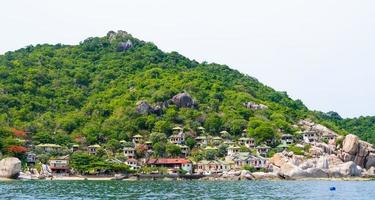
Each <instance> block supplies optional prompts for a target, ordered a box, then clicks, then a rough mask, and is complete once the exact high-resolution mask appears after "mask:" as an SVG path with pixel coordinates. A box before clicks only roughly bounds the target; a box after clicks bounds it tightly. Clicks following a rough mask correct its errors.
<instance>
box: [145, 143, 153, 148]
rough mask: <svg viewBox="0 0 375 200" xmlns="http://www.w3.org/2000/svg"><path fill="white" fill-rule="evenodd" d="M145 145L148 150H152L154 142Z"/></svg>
mask: <svg viewBox="0 0 375 200" xmlns="http://www.w3.org/2000/svg"><path fill="white" fill-rule="evenodd" d="M145 145H146V147H147V150H152V142H151V141H146V142H145Z"/></svg>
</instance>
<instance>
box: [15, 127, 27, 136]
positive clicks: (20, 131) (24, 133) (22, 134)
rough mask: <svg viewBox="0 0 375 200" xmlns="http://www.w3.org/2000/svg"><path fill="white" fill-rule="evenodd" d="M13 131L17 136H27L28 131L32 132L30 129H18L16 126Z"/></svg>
mask: <svg viewBox="0 0 375 200" xmlns="http://www.w3.org/2000/svg"><path fill="white" fill-rule="evenodd" d="M11 131H12V132H13V134H14V135H15V136H17V137H24V136H26V135H27V134H28V133H30V132H29V131H23V130H17V129H15V128H12V129H11Z"/></svg>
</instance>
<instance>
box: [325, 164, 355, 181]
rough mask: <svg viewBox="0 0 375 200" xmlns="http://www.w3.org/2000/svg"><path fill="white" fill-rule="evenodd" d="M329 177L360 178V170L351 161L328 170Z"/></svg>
mask: <svg viewBox="0 0 375 200" xmlns="http://www.w3.org/2000/svg"><path fill="white" fill-rule="evenodd" d="M328 174H329V177H336V178H341V177H350V176H361V168H359V167H358V166H357V165H356V164H355V163H354V162H353V161H349V162H346V163H342V164H339V165H336V166H334V167H331V168H329V169H328Z"/></svg>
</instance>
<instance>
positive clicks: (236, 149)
mask: <svg viewBox="0 0 375 200" xmlns="http://www.w3.org/2000/svg"><path fill="white" fill-rule="evenodd" d="M240 149H241V148H240V147H238V146H230V147H228V156H232V155H234V154H237V153H239V152H240Z"/></svg>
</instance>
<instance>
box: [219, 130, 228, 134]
mask: <svg viewBox="0 0 375 200" xmlns="http://www.w3.org/2000/svg"><path fill="white" fill-rule="evenodd" d="M220 133H221V134H227V133H228V131H220Z"/></svg>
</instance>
